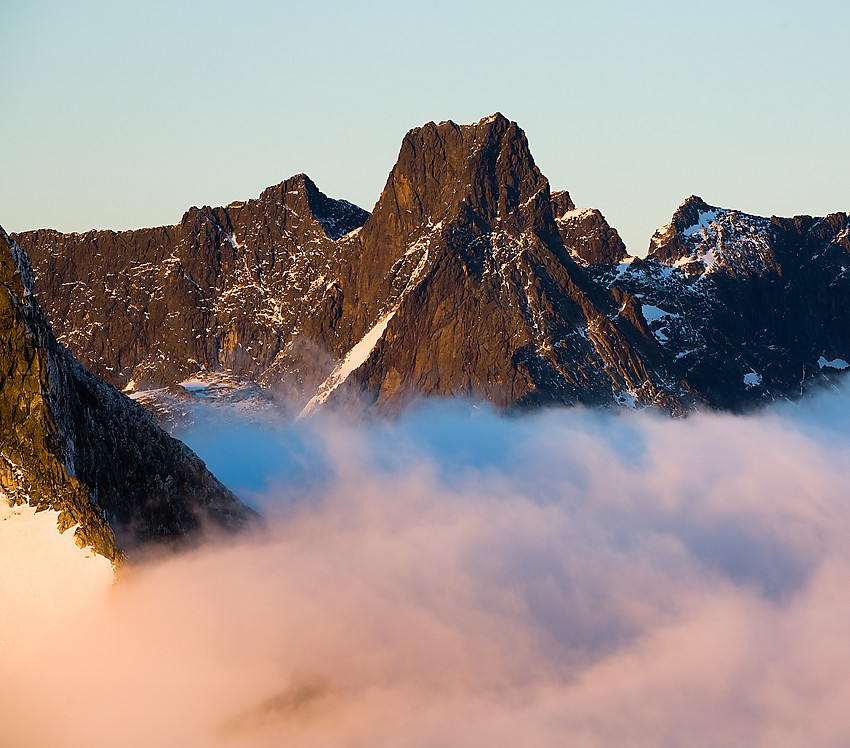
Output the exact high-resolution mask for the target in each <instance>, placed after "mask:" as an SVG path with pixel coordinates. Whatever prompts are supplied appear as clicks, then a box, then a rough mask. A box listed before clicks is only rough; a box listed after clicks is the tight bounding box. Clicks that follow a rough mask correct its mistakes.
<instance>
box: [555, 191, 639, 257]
mask: <svg viewBox="0 0 850 748" xmlns="http://www.w3.org/2000/svg"><path fill="white" fill-rule="evenodd" d="M552 211H553V213H554V216H555V223H556V224H557V225H558V231H559V233H560V234H561V239H562V240H563V242H564V246H565V247H566V248H567V251H569V253H570V254H571V255H572V257H573V259H574V260H575V261H576V262H578V263H580V264H582V265H609V264H611V263H615V262H620V261H621V260H623V259H625V258H626V257H627V255H628V253H627V252H626V245H625V244H624V243H623V240H622V239H621V238H620V235H619V234H618V233H617V230H616V229H615V228H612V227H611V226H610V225H609V224H608V221H606V220H605V216H603V215H602V213H601V212H600V211H598V210H597V209H596V208H585V209H583V210H579V209H577V208H576V207H575V205H574V204H573V201H572V200H571V199H570V195H569V193H568V192H556V193H554V194H553V195H552Z"/></svg>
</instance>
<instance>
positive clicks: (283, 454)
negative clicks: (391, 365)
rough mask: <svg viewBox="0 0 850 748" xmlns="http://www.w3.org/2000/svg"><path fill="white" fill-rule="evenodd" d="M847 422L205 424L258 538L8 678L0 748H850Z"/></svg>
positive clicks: (92, 622) (461, 409) (217, 460)
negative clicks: (257, 525) (253, 513)
mask: <svg viewBox="0 0 850 748" xmlns="http://www.w3.org/2000/svg"><path fill="white" fill-rule="evenodd" d="M848 403H850V395H848V394H847V393H846V392H834V393H830V394H828V395H823V396H821V398H819V399H816V400H814V401H812V402H809V403H807V404H806V405H804V406H801V407H794V406H786V407H784V408H777V409H774V410H772V411H770V412H767V413H764V414H761V415H758V416H753V417H747V418H741V417H733V416H718V415H700V416H696V417H692V418H688V419H686V420H676V421H673V420H669V419H666V418H660V417H655V416H653V415H650V414H646V413H643V414H641V413H638V414H629V415H611V414H607V415H606V414H602V415H600V414H599V413H593V412H590V411H585V410H580V409H574V410H558V411H546V412H540V413H536V414H533V415H529V416H524V417H522V418H510V417H500V416H498V415H496V414H494V413H492V412H490V411H487V410H484V409H476V408H472V407H468V406H466V405H464V404H457V403H454V404H445V403H444V404H442V405H437V406H427V407H425V408H423V409H421V410H419V411H417V412H414V413H411V414H409V415H407V416H405V417H403V418H402V419H401V420H399V421H397V422H393V423H379V424H371V425H368V426H363V425H360V426H355V425H351V424H344V423H340V422H335V421H334V420H332V419H329V418H325V419H322V418H317V419H312V420H310V421H307V422H302V423H299V424H298V425H296V426H293V427H285V426H280V425H275V424H268V425H264V426H257V425H256V424H249V423H246V422H238V423H237V422H232V421H231V422H230V423H228V424H226V425H222V426H221V428H218V429H216V428H213V424H212V423H210V422H206V423H204V422H203V419H199V426H198V427H197V428H196V429H195V430H193V431H190V432H188V433H187V434H185V435H184V438H185V439H186V441H187V442H188V443H189V444H190V445H192V446H193V447H195V448H196V449H198V451H199V452H200V454H201V456H202V457H204V458H205V459H206V460H207V461H208V464H209V466H210V468H211V469H213V471H214V472H216V473H217V474H219V475H220V476H221V477H222V478H223V479H224V480H225V481H226V482H228V483H229V484H230V485H231V487H232V488H234V489H235V490H237V492H240V493H241V495H243V496H244V497H246V498H248V499H249V500H250V502H251V503H253V505H254V506H256V507H258V508H260V509H261V510H262V511H263V512H264V513H265V514H266V515H267V517H268V523H267V525H266V526H265V527H264V528H263V529H262V530H260V531H257V532H256V533H255V534H253V535H250V536H242V537H239V538H236V539H232V540H230V541H228V542H227V543H216V544H208V545H206V546H204V547H201V548H199V549H196V550H194V551H192V552H189V553H185V554H182V555H179V556H171V557H167V558H161V559H155V560H150V561H146V562H145V563H143V564H141V565H139V566H136V567H135V568H133V569H131V570H130V571H129V572H128V573H127V574H126V575H125V576H124V578H122V579H121V580H120V582H119V583H118V584H117V585H116V586H115V588H114V590H113V592H112V594H111V595H110V596H109V599H108V600H107V601H106V602H103V603H98V604H97V605H94V606H92V608H91V609H89V610H87V611H85V612H84V613H83V614H79V613H77V614H75V615H74V616H71V615H69V616H68V617H67V618H66V620H64V621H63V622H62V625H61V626H56V627H54V628H53V629H52V630H51V631H50V632H49V635H39V636H35V635H33V637H32V638H31V640H30V641H28V642H20V643H18V644H16V646H15V647H7V648H6V649H5V651H3V652H0V657H2V658H3V659H2V660H0V692H2V694H3V697H2V699H0V726H2V727H0V736H2V738H3V740H2V741H0V742H3V743H4V744H8V745H12V746H30V745H31V746H44V745H51V746H78V745H79V746H82V745H86V746H92V747H93V748H98V747H99V746H107V745H109V746H112V745H122V746H127V747H128V748H129V747H132V746H145V747H146V748H147V747H148V746H150V745H159V746H188V747H190V748H192V747H194V746H218V745H223V746H250V747H251V748H254V747H255V746H282V745H293V746H299V747H300V746H310V747H312V746H316V747H324V746H343V745H344V746H351V747H360V746H364V747H365V746H369V747H370V748H385V747H386V748H389V747H390V746H392V747H393V748H396V747H398V746H405V747H410V748H434V747H437V746H439V747H445V746H464V747H467V746H512V747H513V746H517V745H523V746H532V747H534V746H541V747H542V746H547V747H548V746H562V745H570V746H588V747H590V746H632V745H634V746H671V747H672V746H677V747H679V746H718V745H723V746H771V747H776V746H800V745H807V746H839V745H845V744H846V743H847V740H848V736H850V715H848V713H847V709H846V705H847V704H848V703H850V636H848V626H850V596H848V593H847V590H848V589H850V502H848V491H847V486H848V485H850V480H849V479H850V430H848V428H847V426H848V425H850V405H848Z"/></svg>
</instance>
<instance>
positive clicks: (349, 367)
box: [298, 307, 398, 418]
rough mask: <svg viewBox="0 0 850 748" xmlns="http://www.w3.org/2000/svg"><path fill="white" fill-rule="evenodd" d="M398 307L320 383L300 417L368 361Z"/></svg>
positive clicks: (324, 399) (371, 330) (381, 319)
mask: <svg viewBox="0 0 850 748" xmlns="http://www.w3.org/2000/svg"><path fill="white" fill-rule="evenodd" d="M396 311H398V307H395V308H393V309H392V311H390V312H388V313H387V314H385V315H384V316H383V317H381V318H380V319H379V320H378V321H377V322H376V323H375V324H374V325H373V326H372V328H371V329H370V330H369V332H367V333H366V334H365V335H364V336H363V337H362V338H361V339H360V341H359V342H357V343H356V344H355V346H354V347H353V348H352V349H351V350H350V351H349V352H348V353H346V354H345V358H343V359H342V361H340V363H339V364H338V365H337V367H336V368H335V369H334V370H333V371H332V372H331V373H330V374H329V375H328V378H327V379H326V380H325V381H324V382H322V383H321V384H320V385H319V389H318V390H317V391H316V394H315V395H314V396H313V397H312V398H310V401H309V402H308V403H307V404H306V405H305V406H304V409H303V410H302V411H301V413H300V415H299V416H298V417H299V418H304V417H305V416H307V415H309V414H310V412H311V411H312V410H314V409H315V408H316V407H317V406H319V405H321V404H322V403H324V402H325V401H326V400H327V399H328V398H329V397H330V395H331V393H332V392H333V391H334V390H335V389H336V388H337V387H339V386H340V385H341V384H342V383H343V382H344V381H345V380H346V379H348V377H349V375H350V374H351V373H352V372H354V371H355V370H356V369H358V368H359V367H361V366H362V365H363V364H365V363H366V359H368V358H369V354H370V353H372V351H373V350H374V349H375V346H376V345H377V344H378V341H379V340H380V339H381V338H382V337H383V335H384V332H385V331H386V329H387V325H388V324H389V323H390V320H391V319H392V318H393V317H394V316H395V313H396Z"/></svg>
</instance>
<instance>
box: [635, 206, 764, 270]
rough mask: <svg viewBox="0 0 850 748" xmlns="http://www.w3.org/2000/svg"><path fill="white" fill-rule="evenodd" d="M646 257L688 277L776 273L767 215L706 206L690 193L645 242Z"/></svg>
mask: <svg viewBox="0 0 850 748" xmlns="http://www.w3.org/2000/svg"><path fill="white" fill-rule="evenodd" d="M649 247H650V249H649V253H648V255H647V257H648V258H649V259H654V260H658V261H659V262H663V263H665V264H668V265H673V266H676V267H680V268H682V270H683V272H685V273H686V274H688V275H695V274H702V273H716V272H724V273H727V274H730V275H736V276H741V277H745V276H752V275H762V274H765V273H777V272H779V262H778V260H777V257H776V254H775V251H774V232H773V230H772V228H771V222H770V220H769V219H767V218H763V217H761V216H754V215H750V214H747V213H742V212H740V211H737V210H731V209H727V208H719V207H716V206H714V205H709V204H708V203H706V202H705V201H704V200H703V199H702V198H700V197H697V196H696V195H691V196H690V197H689V198H688V199H687V200H685V201H684V202H683V203H682V204H681V205H679V207H678V208H677V209H676V212H675V213H674V214H673V217H672V219H671V221H670V222H669V223H668V224H666V225H665V226H662V227H661V228H660V229H658V230H657V231H656V232H655V233H654V234H653V235H652V239H651V240H650V245H649Z"/></svg>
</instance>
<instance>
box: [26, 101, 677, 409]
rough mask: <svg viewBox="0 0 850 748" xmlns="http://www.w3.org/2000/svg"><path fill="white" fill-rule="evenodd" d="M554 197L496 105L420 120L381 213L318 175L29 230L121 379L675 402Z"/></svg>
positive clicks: (607, 238) (112, 373) (44, 280)
mask: <svg viewBox="0 0 850 748" xmlns="http://www.w3.org/2000/svg"><path fill="white" fill-rule="evenodd" d="M562 202H563V204H564V206H566V204H567V203H570V201H569V196H566V197H564V196H563V195H562V196H558V195H556V197H555V198H554V203H555V205H561V203H562ZM570 204H571V203H570ZM552 206H553V198H552V196H551V194H550V190H549V183H548V181H547V180H546V178H545V177H544V176H543V175H542V174H541V173H540V170H539V169H538V168H537V166H536V165H535V163H534V159H533V158H532V156H531V152H530V150H529V147H528V142H527V140H526V138H525V135H524V133H523V132H522V130H521V129H520V128H519V127H518V126H517V124H516V123H515V122H510V121H508V120H507V119H506V118H505V117H503V116H501V115H498V114H497V115H494V116H492V117H488V118H486V119H484V120H482V121H480V122H478V123H476V124H474V125H456V124H455V123H453V122H443V123H440V124H435V123H428V124H427V125H425V126H424V127H421V128H415V129H414V130H411V131H410V132H409V133H408V134H407V135H406V136H405V138H404V140H403V142H402V146H401V150H400V152H399V157H398V162H397V163H396V165H395V167H394V168H393V170H392V172H391V173H390V175H389V178H388V180H387V184H386V187H385V188H384V190H383V192H382V194H381V197H380V199H379V201H378V203H377V205H376V207H375V210H374V212H373V213H372V215H371V216H368V217H367V214H366V213H365V212H363V211H360V210H359V209H357V208H354V207H353V206H351V205H350V204H349V203H345V202H343V201H334V200H330V199H329V198H326V197H325V196H324V195H322V194H321V193H319V192H318V190H317V189H316V188H315V185H313V183H312V182H311V181H310V180H309V179H308V178H307V177H305V176H303V175H301V176H297V177H293V178H292V179H290V180H287V181H286V182H284V183H282V184H281V185H278V186H277V187H274V188H270V189H269V190H266V191H265V192H264V193H263V194H262V195H261V196H260V197H259V198H258V199H256V200H249V201H248V202H246V203H233V204H231V205H230V206H227V207H226V208H217V209H213V208H208V207H205V208H202V209H197V208H193V209H191V210H190V211H188V212H187V213H186V215H185V216H184V217H183V220H182V222H181V223H180V224H179V225H177V226H169V227H163V228H159V229H146V230H141V231H135V232H121V233H113V232H89V233H88V234H82V235H73V234H72V235H63V234H58V233H57V232H48V231H38V232H27V233H24V234H20V235H16V238H17V240H18V241H19V242H20V243H21V244H22V246H25V248H26V249H27V251H28V252H30V253H31V254H32V256H33V258H34V262H35V267H36V275H37V279H38V280H37V283H38V290H37V293H38V295H39V297H40V298H43V299H44V303H45V306H46V308H47V311H48V316H49V317H50V319H51V321H52V323H53V324H55V325H56V326H57V329H58V330H59V332H60V339H61V340H62V341H63V342H64V343H66V344H67V345H68V346H69V347H70V348H71V350H72V351H74V352H75V354H76V355H78V356H79V357H80V358H81V360H82V361H83V363H84V364H85V365H86V366H89V367H91V368H92V369H93V370H94V371H95V372H96V373H98V374H99V375H101V376H103V377H104V378H106V379H107V380H108V381H110V382H112V383H113V384H115V385H117V386H120V387H127V386H129V387H131V388H136V389H138V388H141V387H145V386H151V385H157V386H165V385H169V386H173V385H175V384H177V383H179V382H180V381H181V379H182V378H185V377H188V376H190V375H191V376H196V375H198V373H199V372H226V373H230V374H234V375H237V376H241V377H244V378H247V379H250V380H253V381H255V382H257V383H259V384H261V385H263V386H264V387H265V388H267V389H270V390H273V391H275V392H279V393H282V394H283V395H284V396H285V398H286V399H287V401H288V402H292V403H295V404H296V405H297V407H298V408H301V407H303V406H305V405H307V404H310V406H309V407H311V408H312V407H315V406H316V405H317V404H319V403H321V402H324V401H326V400H329V399H332V400H336V401H338V402H342V401H346V400H348V401H350V400H351V399H352V398H355V399H357V400H358V401H364V400H365V402H366V403H367V404H369V405H375V406H377V407H390V408H392V407H396V406H397V404H398V403H399V402H401V401H402V400H404V399H405V398H407V397H410V396H412V395H414V394H416V395H418V394H429V395H430V394H439V395H471V396H478V397H484V398H487V399H489V400H491V401H493V402H496V403H498V404H500V405H503V406H510V405H515V404H523V403H530V402H566V403H575V402H589V403H610V402H615V401H617V400H620V399H622V398H623V397H625V398H626V399H629V398H635V397H636V398H637V399H638V400H639V401H642V402H647V403H650V402H656V403H663V404H665V406H667V407H671V408H674V409H676V408H678V407H679V405H678V404H677V398H678V396H679V394H680V388H678V385H677V384H676V383H672V384H670V383H664V382H662V381H660V380H659V378H658V376H657V375H656V371H657V370H658V367H656V366H652V365H650V363H648V359H647V354H646V353H644V352H642V351H641V350H640V349H639V348H637V347H636V345H635V344H636V342H637V341H638V340H639V339H640V335H639V334H638V333H636V331H635V329H634V326H633V325H632V324H631V323H630V322H628V321H627V320H625V319H621V318H619V317H618V316H617V314H616V310H617V306H618V305H617V303H616V302H615V300H614V299H613V297H612V296H611V294H610V293H609V292H607V291H605V290H603V289H600V288H598V287H596V286H594V285H593V284H592V283H591V282H590V281H589V279H588V277H587V275H586V274H585V273H584V272H583V271H582V270H581V268H580V267H579V265H578V264H577V263H576V261H575V260H574V259H573V257H572V256H571V255H570V252H569V251H567V249H565V247H564V243H563V240H562V238H561V233H560V229H559V225H558V224H557V223H556V221H555V218H554V215H553V212H552ZM601 220H602V222H603V223H604V219H601ZM361 224H362V225H361ZM600 226H601V224H600ZM605 226H607V224H605ZM594 227H595V228H594V230H596V228H599V226H597V225H596V224H594ZM573 233H574V234H575V232H573ZM597 233H599V237H595V238H588V241H587V242H586V244H581V243H578V246H579V247H580V249H579V250H578V251H579V252H583V251H585V246H588V247H591V250H588V251H592V252H595V255H594V257H595V256H596V255H602V254H605V253H606V252H607V255H606V256H615V255H616V254H617V251H616V250H615V249H610V248H612V247H614V246H615V244H616V241H615V239H614V237H616V233H615V232H614V233H612V232H611V231H608V233H607V234H604V232H597ZM603 234H604V236H603ZM617 239H618V238H617ZM602 245H604V247H606V248H607V249H603V248H602ZM372 338H374V340H373V339H372ZM653 355H654V353H653V352H650V353H649V357H650V358H651V357H652V356H653ZM682 392H684V391H682Z"/></svg>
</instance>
